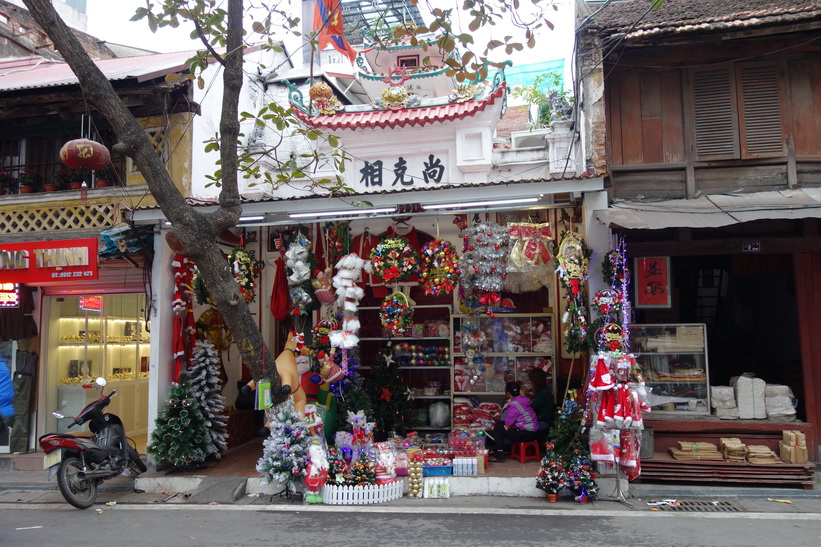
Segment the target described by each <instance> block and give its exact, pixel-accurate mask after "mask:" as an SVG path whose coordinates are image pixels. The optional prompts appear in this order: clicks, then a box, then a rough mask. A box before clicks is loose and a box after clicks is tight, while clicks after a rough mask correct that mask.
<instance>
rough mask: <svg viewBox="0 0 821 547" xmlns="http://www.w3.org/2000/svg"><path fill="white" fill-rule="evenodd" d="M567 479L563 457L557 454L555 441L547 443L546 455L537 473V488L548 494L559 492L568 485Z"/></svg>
mask: <svg viewBox="0 0 821 547" xmlns="http://www.w3.org/2000/svg"><path fill="white" fill-rule="evenodd" d="M566 481H567V478H566V475H565V471H564V466H563V465H562V461H561V458H560V457H559V455H558V454H556V451H555V450H554V446H553V443H547V445H545V455H544V456H543V457H542V463H541V466H540V467H539V472H538V474H537V475H536V488H538V489H540V490H544V491H545V492H547V493H548V494H558V493H559V490H561V489H562V488H564V487H565V486H566V484H567V482H566Z"/></svg>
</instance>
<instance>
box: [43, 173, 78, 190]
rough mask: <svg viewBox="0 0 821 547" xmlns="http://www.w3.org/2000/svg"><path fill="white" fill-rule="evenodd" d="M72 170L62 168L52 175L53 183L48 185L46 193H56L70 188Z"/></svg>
mask: <svg viewBox="0 0 821 547" xmlns="http://www.w3.org/2000/svg"><path fill="white" fill-rule="evenodd" d="M71 171H72V170H71V169H69V168H68V167H61V168H60V169H59V170H57V171H55V172H54V174H53V175H51V183H50V184H46V185H45V187H46V192H55V191H57V190H60V189H62V188H67V187H68V182H69V180H71Z"/></svg>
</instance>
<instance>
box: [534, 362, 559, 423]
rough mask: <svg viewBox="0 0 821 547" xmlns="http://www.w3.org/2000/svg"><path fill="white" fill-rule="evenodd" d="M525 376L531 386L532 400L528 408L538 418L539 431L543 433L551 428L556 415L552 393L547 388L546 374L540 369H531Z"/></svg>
mask: <svg viewBox="0 0 821 547" xmlns="http://www.w3.org/2000/svg"><path fill="white" fill-rule="evenodd" d="M527 376H528V379H529V380H530V384H531V385H532V386H533V398H532V399H531V400H530V407H531V408H532V409H533V410H534V412H536V416H537V417H538V418H539V431H540V432H544V431H547V430H548V429H550V428H551V427H552V426H553V420H554V417H555V414H556V405H555V403H554V402H553V393H552V392H551V391H550V389H549V388H548V387H547V374H545V371H543V370H542V369H540V368H534V369H531V371H530V372H529V373H528V374H527Z"/></svg>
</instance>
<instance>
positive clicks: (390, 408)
mask: <svg viewBox="0 0 821 547" xmlns="http://www.w3.org/2000/svg"><path fill="white" fill-rule="evenodd" d="M365 389H366V391H367V393H368V397H369V398H370V400H371V407H372V409H373V420H374V421H376V430H377V431H378V432H381V433H382V434H383V435H390V433H391V432H394V431H396V432H397V433H400V434H402V433H404V432H405V428H406V427H407V425H408V424H409V423H410V414H411V405H410V400H409V398H408V386H407V385H406V384H405V382H404V381H403V380H402V374H400V371H399V365H398V363H397V362H396V361H394V359H393V351H392V350H391V349H390V348H388V349H386V350H384V351H380V352H379V354H378V355H377V356H376V366H375V367H374V369H373V373H372V374H371V377H370V378H369V379H368V383H367V386H366V388H365ZM369 421H370V420H369Z"/></svg>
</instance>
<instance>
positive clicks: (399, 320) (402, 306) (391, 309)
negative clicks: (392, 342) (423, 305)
mask: <svg viewBox="0 0 821 547" xmlns="http://www.w3.org/2000/svg"><path fill="white" fill-rule="evenodd" d="M379 319H380V321H381V322H382V326H383V327H384V328H385V329H386V330H387V331H388V335H389V336H397V335H400V334H403V333H404V332H405V329H406V328H408V327H410V325H411V322H412V321H413V308H412V307H411V305H410V304H409V303H408V297H407V296H405V293H403V292H401V291H396V292H394V293H393V294H389V295H388V296H387V297H385V300H383V301H382V306H381V307H380V308H379Z"/></svg>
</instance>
